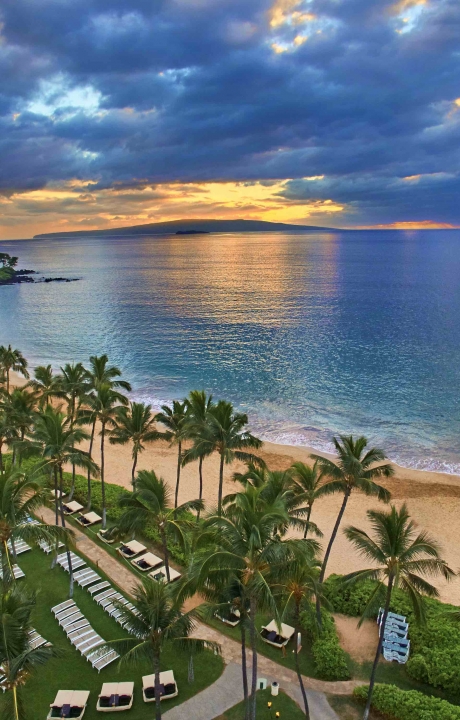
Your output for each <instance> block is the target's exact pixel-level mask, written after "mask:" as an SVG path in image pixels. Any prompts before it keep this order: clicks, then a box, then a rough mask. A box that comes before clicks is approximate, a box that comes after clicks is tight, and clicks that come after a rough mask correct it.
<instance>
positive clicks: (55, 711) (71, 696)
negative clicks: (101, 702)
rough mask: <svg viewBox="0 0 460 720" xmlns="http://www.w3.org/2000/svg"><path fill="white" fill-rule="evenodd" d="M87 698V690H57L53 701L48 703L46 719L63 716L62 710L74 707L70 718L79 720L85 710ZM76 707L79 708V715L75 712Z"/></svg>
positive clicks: (50, 719)
mask: <svg viewBox="0 0 460 720" xmlns="http://www.w3.org/2000/svg"><path fill="white" fill-rule="evenodd" d="M88 698H89V690H59V691H58V693H57V695H56V698H55V700H54V703H52V704H51V705H50V711H49V713H48V717H47V720H52V718H61V717H63V716H64V712H65V711H66V710H67V709H69V710H70V709H72V710H73V709H74V708H75V710H74V712H72V720H81V718H82V717H83V715H84V713H85V710H86V705H87V702H88ZM77 708H78V709H79V710H80V713H79V715H77V714H76V709H77ZM66 714H67V713H66Z"/></svg>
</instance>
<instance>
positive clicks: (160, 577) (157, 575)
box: [149, 561, 181, 582]
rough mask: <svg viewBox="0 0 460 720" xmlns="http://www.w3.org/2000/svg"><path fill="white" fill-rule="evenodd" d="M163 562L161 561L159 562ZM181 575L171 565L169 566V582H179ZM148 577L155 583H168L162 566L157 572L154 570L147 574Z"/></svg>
mask: <svg viewBox="0 0 460 720" xmlns="http://www.w3.org/2000/svg"><path fill="white" fill-rule="evenodd" d="M161 562H163V561H161ZM180 576H181V574H180V572H178V571H177V570H174V568H173V567H171V565H170V566H169V577H170V582H174V580H179V578H180ZM149 577H151V578H153V579H154V580H156V581H157V582H168V580H167V576H166V568H165V566H164V565H162V566H161V567H160V568H158V570H154V571H153V572H151V573H149Z"/></svg>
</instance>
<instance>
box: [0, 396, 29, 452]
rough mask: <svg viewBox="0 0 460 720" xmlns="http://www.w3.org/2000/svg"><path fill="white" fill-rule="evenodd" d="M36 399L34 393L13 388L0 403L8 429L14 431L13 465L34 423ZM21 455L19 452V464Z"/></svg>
mask: <svg viewBox="0 0 460 720" xmlns="http://www.w3.org/2000/svg"><path fill="white" fill-rule="evenodd" d="M36 402H37V398H36V395H35V393H33V392H30V391H29V390H27V389H26V388H15V389H14V390H13V391H12V392H11V393H10V394H9V395H5V396H4V397H3V399H2V401H1V402H0V409H1V410H3V412H4V413H5V415H6V420H7V423H8V424H9V426H10V428H12V429H14V430H15V431H16V434H17V437H18V442H17V443H14V444H13V464H14V465H15V464H16V461H17V457H18V450H19V451H20V450H21V446H22V442H23V440H24V437H25V435H26V432H28V430H30V428H31V427H32V425H33V422H34V411H35V407H36ZM20 462H21V455H20V452H19V463H20Z"/></svg>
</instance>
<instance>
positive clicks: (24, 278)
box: [0, 270, 81, 287]
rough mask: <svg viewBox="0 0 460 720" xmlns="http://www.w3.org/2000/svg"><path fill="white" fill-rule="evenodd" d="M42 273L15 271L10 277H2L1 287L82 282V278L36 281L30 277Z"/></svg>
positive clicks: (46, 278)
mask: <svg viewBox="0 0 460 720" xmlns="http://www.w3.org/2000/svg"><path fill="white" fill-rule="evenodd" d="M39 274H40V273H38V272H37V270H15V271H14V274H12V275H11V276H10V277H7V278H5V277H3V278H2V277H1V276H0V287H1V286H2V285H20V284H22V283H35V284H38V283H52V282H60V283H69V282H77V280H80V279H81V278H66V277H41V278H39V279H34V278H33V277H30V276H31V275H39Z"/></svg>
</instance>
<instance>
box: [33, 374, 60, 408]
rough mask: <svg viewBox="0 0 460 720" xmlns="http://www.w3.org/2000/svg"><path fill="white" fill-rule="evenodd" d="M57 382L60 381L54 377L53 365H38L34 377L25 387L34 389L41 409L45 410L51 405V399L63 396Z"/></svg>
mask: <svg viewBox="0 0 460 720" xmlns="http://www.w3.org/2000/svg"><path fill="white" fill-rule="evenodd" d="M57 382H58V379H57V378H56V377H55V376H54V375H53V369H52V367H51V365H38V366H37V367H36V368H35V370H34V377H33V378H32V380H29V382H28V383H27V385H26V386H25V387H26V388H31V389H32V391H33V393H34V394H35V397H36V398H37V400H38V404H39V406H40V408H43V407H44V406H46V405H49V403H50V400H51V398H53V397H62V396H63V393H62V392H61V391H59V390H58V387H57Z"/></svg>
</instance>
